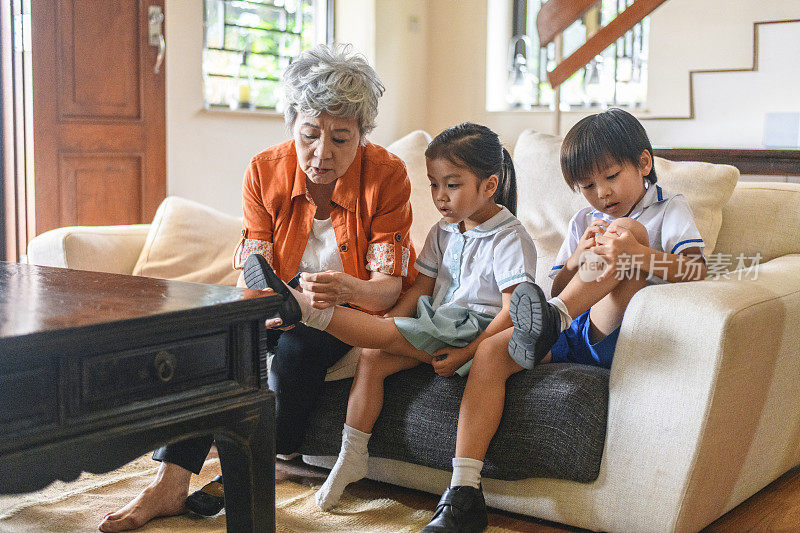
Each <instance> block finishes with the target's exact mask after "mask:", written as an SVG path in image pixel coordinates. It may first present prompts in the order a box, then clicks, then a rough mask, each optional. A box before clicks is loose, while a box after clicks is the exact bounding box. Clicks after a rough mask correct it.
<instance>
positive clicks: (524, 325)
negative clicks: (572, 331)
mask: <svg viewBox="0 0 800 533" xmlns="http://www.w3.org/2000/svg"><path fill="white" fill-rule="evenodd" d="M509 311H510V313H511V322H513V323H514V332H513V333H512V334H511V340H510V341H509V342H508V353H509V355H511V358H512V359H514V361H516V362H517V364H519V365H520V366H522V367H524V368H527V369H529V370H530V369H531V368H533V367H534V366H535V365H537V364H539V362H540V361H541V360H542V359H544V356H545V355H547V352H549V351H550V348H552V347H553V345H554V344H555V343H556V340H558V335H559V334H560V333H561V316H560V315H559V313H558V309H556V308H555V307H553V305H552V304H550V303H548V302H547V298H546V297H545V295H544V292H543V291H542V289H541V288H540V287H539V286H538V285H537V284H535V283H530V282H527V281H526V282H524V283H520V284H519V285H517V288H516V289H514V292H513V293H512V294H511V303H510V305H509Z"/></svg>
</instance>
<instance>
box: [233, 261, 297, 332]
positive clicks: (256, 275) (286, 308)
mask: <svg viewBox="0 0 800 533" xmlns="http://www.w3.org/2000/svg"><path fill="white" fill-rule="evenodd" d="M242 271H243V272H244V282H245V285H247V288H248V289H258V290H260V291H263V290H266V289H272V290H273V291H275V292H276V293H278V294H280V295H281V296H283V303H282V304H281V306H280V308H278V314H277V316H279V317H280V318H281V320H282V321H283V324H281V325H282V326H291V325H292V324H297V323H298V322H300V318H301V313H300V305H299V304H298V303H297V300H295V298H294V296H293V295H292V293H291V291H289V288H288V287H286V285H285V284H284V283H283V281H281V279H280V278H279V277H278V276H277V275H276V274H275V272H273V270H272V267H271V266H269V263H268V262H267V260H266V259H264V256H262V255H259V254H250V257H248V258H247V261H245V262H244V268H243V269H242ZM271 318H275V317H274V316H273V317H271Z"/></svg>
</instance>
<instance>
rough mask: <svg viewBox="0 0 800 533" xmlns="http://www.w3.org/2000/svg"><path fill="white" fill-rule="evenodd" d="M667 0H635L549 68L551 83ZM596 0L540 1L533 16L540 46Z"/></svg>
mask: <svg viewBox="0 0 800 533" xmlns="http://www.w3.org/2000/svg"><path fill="white" fill-rule="evenodd" d="M666 1H667V0H636V1H635V2H634V3H633V4H631V5H630V6H628V7H627V8H626V9H625V11H623V12H621V13H620V14H619V15H617V17H616V18H614V20H612V21H611V22H609V23H608V24H607V25H606V26H603V27H602V28H600V29H599V30H598V31H597V32H595V33H594V34H593V35H591V36H588V38H587V39H586V42H585V43H583V45H581V46H580V48H578V49H577V50H575V52H573V53H572V54H571V55H569V56H568V57H566V58H564V59H562V60H561V61H560V62H559V63H558V64H557V65H556V66H555V68H553V70H551V71H548V73H547V79H548V81H549V82H550V86H551V87H553V88H556V87H558V86H559V85H561V84H562V83H564V82H565V81H567V79H569V77H570V76H572V75H573V74H575V73H576V72H577V71H578V70H580V69H582V68H583V67H585V66H586V65H588V64H589V62H590V61H591V60H592V59H593V58H594V57H595V56H596V55H597V54H599V53H600V52H602V51H603V50H605V49H606V48H608V47H609V46H611V45H612V44H614V42H615V41H616V40H617V39H619V38H620V37H622V36H623V35H625V33H626V32H627V31H628V30H630V29H631V28H633V27H634V26H636V25H637V24H638V23H639V22H641V21H642V19H644V18H645V17H646V16H647V15H649V14H650V13H652V12H653V11H654V10H655V9H656V8H657V7H658V6H660V5H661V4H663V3H664V2H666ZM595 4H597V0H548V1H547V2H546V3H544V4H542V8H541V9H540V10H539V14H538V16H537V17H536V30H537V33H538V35H539V46H541V47H544V46H547V45H548V44H550V43H551V42H553V41H554V40H555V38H556V37H557V36H558V35H560V34H561V33H562V32H563V31H564V30H566V29H567V28H568V27H569V25H570V24H572V23H573V22H575V21H576V20H579V19H580V18H581V17H582V16H583V14H584V13H586V12H587V11H588V10H589V9H590V8H591V7H592V6H594V5H595Z"/></svg>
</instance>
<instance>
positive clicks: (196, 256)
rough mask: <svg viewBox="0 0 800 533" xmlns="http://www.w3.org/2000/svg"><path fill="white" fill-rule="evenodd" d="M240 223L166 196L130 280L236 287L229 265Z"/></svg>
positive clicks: (206, 208)
mask: <svg viewBox="0 0 800 533" xmlns="http://www.w3.org/2000/svg"><path fill="white" fill-rule="evenodd" d="M241 230H242V222H241V220H240V219H238V218H236V217H232V216H230V215H226V214H224V213H221V212H219V211H217V210H215V209H212V208H210V207H206V206H204V205H202V204H199V203H197V202H193V201H191V200H187V199H185V198H179V197H177V196H170V197H168V198H166V199H165V200H164V201H163V202H161V205H160V206H159V208H158V211H156V216H155V217H154V218H153V223H152V224H150V231H149V233H148V234H147V240H146V241H145V244H144V247H143V248H142V252H141V254H140V255H139V260H138V261H137V262H136V266H135V267H134V268H133V274H134V275H135V276H147V277H150V278H161V279H175V280H181V281H195V282H198V283H211V284H216V285H236V280H237V279H238V278H239V271H238V270H234V269H233V266H232V257H233V251H234V249H235V248H236V244H237V243H238V242H239V237H240V236H241Z"/></svg>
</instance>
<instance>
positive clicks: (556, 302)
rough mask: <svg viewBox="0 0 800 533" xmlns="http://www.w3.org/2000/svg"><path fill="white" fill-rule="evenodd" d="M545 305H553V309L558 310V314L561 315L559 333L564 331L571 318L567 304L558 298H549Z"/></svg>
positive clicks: (570, 322)
mask: <svg viewBox="0 0 800 533" xmlns="http://www.w3.org/2000/svg"><path fill="white" fill-rule="evenodd" d="M547 303H549V304H553V307H555V308H556V309H558V314H559V315H561V331H564V330H566V329H567V328H568V327H569V326H570V324H572V317H571V316H569V311H568V310H567V304H565V303H564V302H563V301H562V300H561V298H559V297H558V296H555V297H553V298H550V299H549V300H547Z"/></svg>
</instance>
